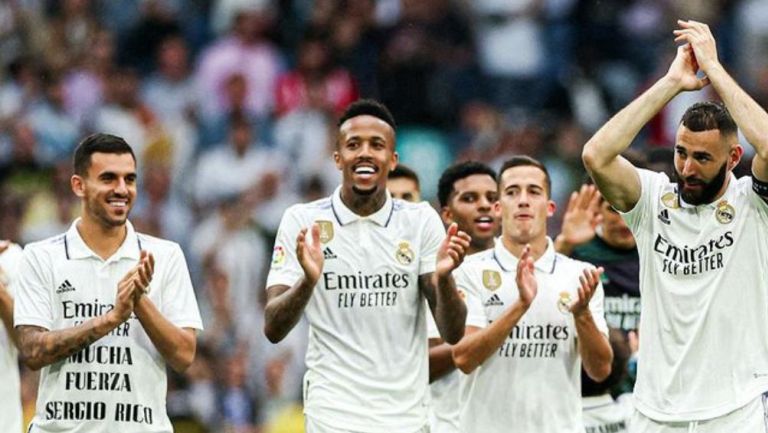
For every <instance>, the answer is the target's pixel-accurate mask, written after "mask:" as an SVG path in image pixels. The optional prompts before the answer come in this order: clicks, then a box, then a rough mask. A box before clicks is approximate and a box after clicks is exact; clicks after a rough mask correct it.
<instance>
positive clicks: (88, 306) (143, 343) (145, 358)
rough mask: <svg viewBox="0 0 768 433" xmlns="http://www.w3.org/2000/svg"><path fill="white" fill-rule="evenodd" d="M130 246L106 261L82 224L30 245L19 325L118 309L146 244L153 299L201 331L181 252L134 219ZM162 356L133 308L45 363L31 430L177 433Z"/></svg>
mask: <svg viewBox="0 0 768 433" xmlns="http://www.w3.org/2000/svg"><path fill="white" fill-rule="evenodd" d="M126 224H127V228H128V233H127V235H126V238H125V240H124V241H123V244H122V245H121V246H120V248H119V249H118V250H117V251H116V252H115V254H113V255H112V257H110V258H109V259H107V260H102V259H101V258H100V257H99V256H97V255H96V254H95V253H94V252H93V251H92V250H91V249H90V248H88V246H87V245H86V244H85V242H84V241H83V239H82V238H81V237H80V233H79V232H78V230H77V221H75V223H73V224H72V226H71V227H70V228H69V230H68V231H67V232H66V233H64V234H62V235H59V236H56V237H53V238H50V239H47V240H44V241H40V242H35V243H32V244H29V245H27V246H26V247H25V248H24V258H23V260H22V262H21V265H20V268H19V275H18V286H17V292H16V294H17V297H16V305H15V325H16V326H20V325H32V326H39V327H41V328H45V329H49V330H51V331H56V330H60V329H66V328H71V327H74V326H77V325H79V324H81V323H83V322H85V321H87V320H89V319H92V318H94V317H97V316H100V315H102V314H104V313H106V312H108V311H109V310H111V309H112V308H114V302H115V297H116V295H117V284H118V282H119V281H120V280H121V279H122V278H123V276H124V275H125V274H126V273H127V272H128V271H129V270H130V269H132V268H133V267H134V266H135V265H136V263H137V262H138V259H139V251H140V250H142V249H144V250H147V251H150V252H151V253H152V254H153V255H154V256H155V271H154V275H153V278H152V283H151V284H150V286H149V293H148V294H147V295H145V296H149V298H150V299H151V300H152V302H153V303H154V305H155V306H156V307H157V309H158V310H159V311H160V313H161V314H162V315H163V316H164V317H165V318H166V319H168V320H169V321H170V322H171V323H173V324H174V325H176V326H178V327H184V328H194V329H202V321H201V319H200V313H199V311H198V308H197V301H196V300H195V294H194V291H193V288H192V281H191V280H190V277H189V271H188V269H187V263H186V261H185V260H184V254H183V253H182V251H181V248H180V247H179V246H178V245H177V244H175V243H173V242H170V241H166V240H162V239H158V238H155V237H152V236H147V235H143V234H138V233H136V232H135V231H134V230H133V226H132V225H131V223H130V222H128V223H126ZM165 366H166V364H165V360H164V359H163V356H162V355H161V354H160V352H158V351H157V349H156V348H155V345H154V344H153V343H152V341H151V340H150V339H149V336H148V335H147V333H146V331H145V330H144V328H143V327H142V325H141V322H139V320H138V319H137V318H136V315H135V314H132V315H131V317H130V318H129V319H128V320H127V321H125V322H123V323H122V324H120V325H119V326H118V327H117V328H115V329H114V330H112V332H110V333H109V334H108V335H106V336H104V337H102V338H100V339H99V340H97V341H96V342H94V343H93V344H91V345H90V346H88V347H87V348H85V349H83V350H82V351H80V352H78V353H76V354H74V355H72V356H70V357H68V358H65V359H63V360H61V361H59V362H56V363H53V364H51V365H48V366H46V367H43V369H42V370H41V373H40V388H39V391H38V396H37V405H36V407H37V409H36V413H35V417H34V419H33V420H32V426H31V427H30V430H29V432H30V433H42V432H60V431H67V432H73V433H79V432H83V433H86V432H87V433H93V432H104V433H107V432H108V433H113V432H118V433H128V432H136V433H139V432H141V433H150V432H152V433H154V432H158V433H160V432H162V433H170V432H172V431H173V429H172V427H171V423H170V421H169V419H168V416H167V414H166V408H165V397H166V388H167V382H166V373H165Z"/></svg>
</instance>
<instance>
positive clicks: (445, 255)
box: [419, 223, 471, 344]
mask: <svg viewBox="0 0 768 433" xmlns="http://www.w3.org/2000/svg"><path fill="white" fill-rule="evenodd" d="M470 241H471V238H470V237H469V235H468V234H466V233H464V232H461V231H459V229H458V226H457V225H456V223H453V224H451V225H450V226H449V227H448V231H447V233H446V236H445V240H443V242H442V243H441V244H440V248H439V249H438V252H437V263H436V265H435V272H433V273H429V274H424V275H420V276H419V290H421V293H422V294H423V295H424V297H425V298H426V299H427V303H428V304H429V309H430V310H431V311H432V316H433V317H434V318H435V324H436V325H437V329H438V330H439V331H440V335H441V336H442V337H443V340H445V341H446V342H447V343H449V344H455V343H457V342H458V341H459V340H461V337H462V336H463V335H464V321H465V320H466V318H467V306H466V305H465V304H464V301H463V300H462V299H461V296H459V291H458V290H456V282H455V281H454V280H453V276H452V275H451V272H453V270H454V269H456V268H458V267H459V265H460V264H461V262H462V261H463V260H464V255H465V254H466V251H467V248H469V243H470Z"/></svg>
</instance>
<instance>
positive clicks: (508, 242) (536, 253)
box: [501, 235, 547, 262]
mask: <svg viewBox="0 0 768 433" xmlns="http://www.w3.org/2000/svg"><path fill="white" fill-rule="evenodd" d="M501 242H502V243H503V245H504V248H506V249H507V251H509V252H510V253H512V255H513V256H515V257H517V258H518V259H519V258H520V256H521V255H522V254H523V249H524V248H525V245H526V244H525V243H520V242H517V241H515V240H514V239H511V238H510V237H509V236H505V235H504V236H502V237H501ZM529 244H530V245H531V257H532V258H533V261H534V262H535V261H536V260H539V258H540V257H541V256H543V255H544V252H545V251H547V237H546V236H541V237H540V238H537V239H533V240H531V241H530V242H529Z"/></svg>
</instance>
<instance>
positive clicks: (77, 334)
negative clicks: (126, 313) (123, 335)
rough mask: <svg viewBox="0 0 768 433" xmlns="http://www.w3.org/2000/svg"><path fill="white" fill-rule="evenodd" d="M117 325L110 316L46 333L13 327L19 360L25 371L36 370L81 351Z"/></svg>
mask: <svg viewBox="0 0 768 433" xmlns="http://www.w3.org/2000/svg"><path fill="white" fill-rule="evenodd" d="M119 324H120V321H119V320H118V319H117V318H115V317H114V316H112V315H111V314H110V313H107V314H104V315H102V316H98V317H95V318H93V319H90V320H88V321H86V322H85V323H82V324H80V325H78V326H75V327H72V328H66V329H60V330H57V331H48V330H46V329H44V328H41V327H38V326H26V325H22V326H19V327H17V329H16V333H17V335H18V338H19V348H20V351H21V359H22V361H23V362H24V364H26V365H27V367H29V368H31V369H32V370H38V369H40V368H42V367H45V366H47V365H50V364H53V363H55V362H58V361H61V360H62V359H65V358H67V357H68V356H71V355H74V354H75V353H77V352H79V351H81V350H83V349H85V348H86V347H88V346H89V345H90V344H92V343H93V342H95V341H97V340H98V339H100V338H101V337H103V336H105V335H107V334H109V333H110V332H111V331H112V330H113V329H115V328H116V327H117V326H118V325H119Z"/></svg>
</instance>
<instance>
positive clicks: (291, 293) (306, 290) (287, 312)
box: [264, 278, 314, 343]
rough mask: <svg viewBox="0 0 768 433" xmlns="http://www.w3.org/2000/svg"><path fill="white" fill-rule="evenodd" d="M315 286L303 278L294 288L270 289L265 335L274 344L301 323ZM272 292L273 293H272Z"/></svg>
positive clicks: (265, 312)
mask: <svg viewBox="0 0 768 433" xmlns="http://www.w3.org/2000/svg"><path fill="white" fill-rule="evenodd" d="M313 287H314V284H312V283H311V282H308V281H306V279H305V278H301V279H300V280H299V281H298V282H297V283H296V284H294V285H293V287H290V288H288V286H277V287H270V288H269V289H268V290H269V291H268V292H267V297H268V299H267V306H266V307H265V308H264V334H265V335H266V336H267V339H269V341H271V342H272V343H277V342H279V341H281V340H282V339H283V338H285V336H286V335H288V332H290V331H291V329H293V327H294V326H296V324H297V323H299V319H301V314H302V313H303V312H304V308H306V306H307V303H309V299H310V298H311V297H312V290H313ZM270 292H271V293H270Z"/></svg>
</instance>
